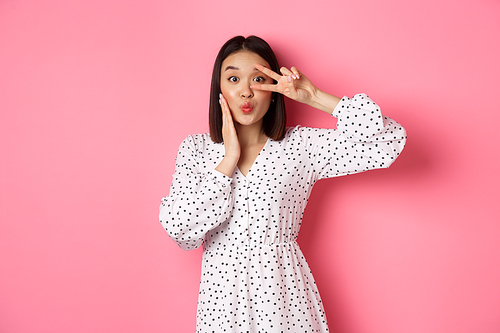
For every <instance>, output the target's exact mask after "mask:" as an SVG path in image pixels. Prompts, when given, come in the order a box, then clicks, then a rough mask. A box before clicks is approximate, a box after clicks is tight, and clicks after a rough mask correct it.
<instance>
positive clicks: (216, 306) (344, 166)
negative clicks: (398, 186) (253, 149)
mask: <svg viewBox="0 0 500 333" xmlns="http://www.w3.org/2000/svg"><path fill="white" fill-rule="evenodd" d="M332 115H333V116H335V117H337V118H338V123H337V129H319V128H308V127H301V126H297V127H294V128H288V129H287V132H286V135H285V138H284V139H283V140H281V141H274V140H272V139H269V140H268V141H267V143H266V145H265V146H264V148H263V149H262V151H261V152H260V154H259V155H258V157H257V159H256V160H255V162H254V164H253V165H252V167H251V169H250V170H249V172H248V174H247V176H244V175H243V174H242V173H241V172H240V171H239V170H238V169H237V168H235V170H234V172H233V175H232V177H227V176H226V175H224V174H222V173H220V172H218V171H216V170H215V168H216V167H217V165H218V164H219V163H220V161H221V160H222V158H223V156H224V146H223V144H220V143H214V142H213V141H211V139H210V135H209V134H197V135H192V136H188V137H187V138H186V139H185V140H184V141H183V142H182V144H181V145H180V147H179V152H178V154H177V158H176V164H175V174H174V176H173V181H172V185H171V188H170V194H169V195H168V196H167V197H164V198H163V199H162V202H161V205H160V222H161V224H162V225H163V227H164V228H165V229H166V231H167V232H168V234H169V235H170V237H171V238H172V239H173V240H174V241H175V242H177V244H178V245H179V246H180V247H181V248H182V249H184V250H191V249H195V248H198V247H199V246H201V245H202V244H203V260H202V276H201V282H200V290H199V299H198V310H197V332H199V333H201V332H203V333H205V332H218V333H220V332H327V331H328V325H327V322H326V317H325V313H324V310H323V305H322V302H321V298H320V295H319V293H318V290H317V287H316V284H315V282H314V278H313V276H312V274H311V271H310V269H309V266H308V264H307V262H306V260H305V258H304V256H303V255H302V252H301V251H300V248H299V246H298V244H297V243H296V239H297V236H298V233H299V229H300V225H301V222H302V216H303V213H304V209H305V207H306V204H307V200H308V199H309V195H310V193H311V190H312V188H313V186H314V184H315V183H316V182H317V181H318V180H320V179H323V178H329V177H336V176H341V175H348V174H353V173H357V172H362V171H366V170H370V169H375V168H384V167H388V166H389V165H390V164H391V163H392V162H393V161H394V160H395V159H396V157H397V156H398V155H399V153H400V152H401V150H402V149H403V147H404V144H405V141H406V133H405V131H404V129H403V128H402V127H401V126H400V125H399V124H398V123H396V122H395V121H393V120H392V119H390V118H388V117H385V116H382V114H381V113H380V109H379V107H378V105H377V104H375V103H374V102H373V101H372V100H371V99H370V98H369V97H368V96H366V95H365V94H358V95H356V96H354V97H353V98H352V99H350V98H348V97H344V98H342V100H341V102H340V103H339V105H338V106H337V107H336V108H335V110H334V111H333V114H332Z"/></svg>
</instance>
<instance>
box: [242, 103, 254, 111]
mask: <svg viewBox="0 0 500 333" xmlns="http://www.w3.org/2000/svg"><path fill="white" fill-rule="evenodd" d="M240 108H241V111H243V113H250V112H252V110H253V105H252V103H250V102H245V103H243V104H241V106H240Z"/></svg>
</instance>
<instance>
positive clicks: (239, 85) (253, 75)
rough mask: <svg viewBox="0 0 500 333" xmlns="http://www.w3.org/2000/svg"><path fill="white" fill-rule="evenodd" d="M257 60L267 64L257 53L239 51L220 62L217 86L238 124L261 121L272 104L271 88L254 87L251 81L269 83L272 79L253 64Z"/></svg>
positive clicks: (257, 62) (264, 64) (253, 82)
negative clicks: (218, 84)
mask: <svg viewBox="0 0 500 333" xmlns="http://www.w3.org/2000/svg"><path fill="white" fill-rule="evenodd" d="M255 64H260V65H262V66H265V67H267V68H269V67H270V66H269V64H268V63H267V61H265V60H264V59H262V58H261V57H260V56H259V55H258V54H257V53H254V52H249V51H239V52H236V53H233V54H231V55H229V56H228V57H227V58H226V59H224V61H223V62H222V67H221V75H220V77H221V79H220V88H221V91H222V95H224V97H225V98H226V100H227V103H228V105H229V108H230V109H231V114H232V116H233V120H234V121H235V122H236V123H238V124H240V125H260V126H262V119H263V117H264V115H265V114H266V112H267V110H268V109H269V105H270V104H271V95H272V93H271V92H270V91H262V90H253V89H251V88H250V86H251V85H253V84H263V83H265V84H272V83H273V79H271V78H270V77H268V76H266V75H265V74H263V73H262V72H260V71H258V70H257V69H256V68H255V66H254V65H255Z"/></svg>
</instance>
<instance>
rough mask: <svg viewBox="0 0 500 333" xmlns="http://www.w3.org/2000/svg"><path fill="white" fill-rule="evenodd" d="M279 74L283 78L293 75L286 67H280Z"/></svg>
mask: <svg viewBox="0 0 500 333" xmlns="http://www.w3.org/2000/svg"><path fill="white" fill-rule="evenodd" d="M280 72H281V74H283V75H285V76H288V75H292V74H293V73H292V72H291V71H290V70H289V69H288V68H286V67H281V68H280Z"/></svg>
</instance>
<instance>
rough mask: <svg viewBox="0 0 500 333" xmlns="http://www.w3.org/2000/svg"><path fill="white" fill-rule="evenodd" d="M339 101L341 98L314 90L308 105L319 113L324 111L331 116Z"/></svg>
mask: <svg viewBox="0 0 500 333" xmlns="http://www.w3.org/2000/svg"><path fill="white" fill-rule="evenodd" d="M340 100H341V98H339V97H337V96H334V95H332V94H329V93H327V92H324V91H322V90H320V89H318V88H316V89H315V92H314V93H313V94H312V97H311V102H310V103H309V105H310V106H312V107H314V108H316V109H319V110H321V111H325V112H326V113H328V114H332V113H333V110H335V107H336V106H337V104H339V102H340Z"/></svg>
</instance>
